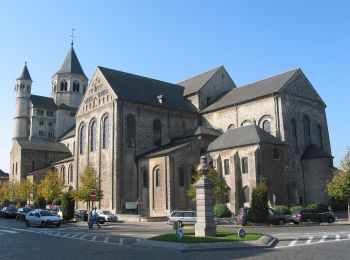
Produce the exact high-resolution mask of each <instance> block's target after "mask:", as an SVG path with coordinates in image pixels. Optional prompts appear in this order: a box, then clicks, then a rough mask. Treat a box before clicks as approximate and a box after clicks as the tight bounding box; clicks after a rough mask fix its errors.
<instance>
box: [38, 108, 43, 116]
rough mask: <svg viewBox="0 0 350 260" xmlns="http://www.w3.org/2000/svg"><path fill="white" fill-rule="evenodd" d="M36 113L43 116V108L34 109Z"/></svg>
mask: <svg viewBox="0 0 350 260" xmlns="http://www.w3.org/2000/svg"><path fill="white" fill-rule="evenodd" d="M36 114H37V115H38V116H43V115H44V110H41V109H38V110H37V111H36Z"/></svg>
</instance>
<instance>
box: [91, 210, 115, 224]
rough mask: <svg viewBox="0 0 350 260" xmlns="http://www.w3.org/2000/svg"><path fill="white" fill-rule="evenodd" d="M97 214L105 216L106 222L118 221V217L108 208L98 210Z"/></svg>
mask: <svg viewBox="0 0 350 260" xmlns="http://www.w3.org/2000/svg"><path fill="white" fill-rule="evenodd" d="M96 212H97V215H98V216H99V217H101V218H103V219H104V220H105V221H106V222H117V221H118V217H117V216H116V215H114V214H113V213H112V212H110V211H108V210H97V211H96Z"/></svg>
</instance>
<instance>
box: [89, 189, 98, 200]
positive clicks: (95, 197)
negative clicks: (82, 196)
mask: <svg viewBox="0 0 350 260" xmlns="http://www.w3.org/2000/svg"><path fill="white" fill-rule="evenodd" d="M96 199H97V195H96V192H94V191H92V192H91V193H90V200H91V201H96Z"/></svg>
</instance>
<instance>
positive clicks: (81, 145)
mask: <svg viewBox="0 0 350 260" xmlns="http://www.w3.org/2000/svg"><path fill="white" fill-rule="evenodd" d="M85 139H86V137H85V126H82V127H81V128H80V140H79V150H80V154H84V153H85Z"/></svg>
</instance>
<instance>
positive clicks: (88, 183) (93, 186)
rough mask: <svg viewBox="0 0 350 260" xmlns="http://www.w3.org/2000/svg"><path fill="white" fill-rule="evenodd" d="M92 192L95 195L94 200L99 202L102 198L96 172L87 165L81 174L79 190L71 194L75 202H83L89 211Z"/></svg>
mask: <svg viewBox="0 0 350 260" xmlns="http://www.w3.org/2000/svg"><path fill="white" fill-rule="evenodd" d="M92 192H95V193H96V200H101V199H102V198H103V191H102V189H101V186H100V180H99V178H98V176H97V173H96V170H95V169H94V167H92V166H91V165H90V164H89V165H88V166H86V168H85V169H84V171H83V173H82V174H81V176H80V185H79V188H78V190H76V191H75V192H73V196H74V198H75V199H76V200H79V201H85V202H86V203H87V208H88V209H89V208H90V202H91V199H90V195H91V193H92Z"/></svg>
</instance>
